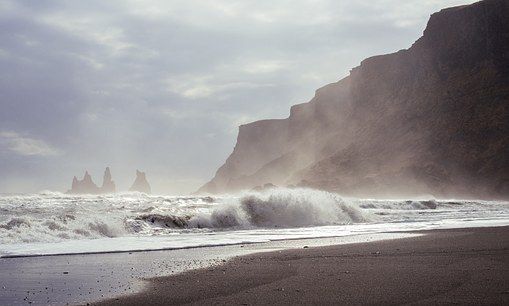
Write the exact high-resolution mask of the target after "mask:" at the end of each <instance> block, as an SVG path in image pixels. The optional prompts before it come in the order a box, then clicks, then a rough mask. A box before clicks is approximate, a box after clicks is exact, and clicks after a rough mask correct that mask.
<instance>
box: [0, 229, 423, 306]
mask: <svg viewBox="0 0 509 306" xmlns="http://www.w3.org/2000/svg"><path fill="white" fill-rule="evenodd" d="M412 235H413V236H416V234H408V233H371V234H365V233H364V234H356V235H347V236H343V237H331V238H313V239H298V240H278V241H270V242H264V243H254V244H242V245H226V246H215V247H199V248H189V249H174V250H161V251H138V252H134V251H131V252H115V253H95V254H94V253H92V254H75V255H54V256H28V257H26V256H25V257H23V256H21V257H17V256H15V257H9V258H6V257H2V258H0V305H2V306H3V305H9V306H11V305H29V304H30V305H86V304H87V303H92V302H96V301H100V300H104V299H111V298H117V297H120V296H125V295H127V294H134V293H138V292H141V291H142V290H144V289H145V287H146V285H147V284H149V281H145V279H150V278H154V277H161V276H168V275H175V274H179V273H182V272H186V271H189V270H193V269H199V268H206V267H211V266H215V265H220V264H223V263H224V262H226V261H228V260H229V259H231V258H233V257H235V256H242V255H247V254H253V253H260V252H268V251H276V250H286V249H290V248H303V247H304V246H306V245H307V246H310V247H319V246H325V245H337V244H351V243H362V242H369V241H376V240H383V239H398V238H404V237H408V236H412Z"/></svg>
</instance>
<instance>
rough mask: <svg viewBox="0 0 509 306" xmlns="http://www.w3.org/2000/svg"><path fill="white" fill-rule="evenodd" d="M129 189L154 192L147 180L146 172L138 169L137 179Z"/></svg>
mask: <svg viewBox="0 0 509 306" xmlns="http://www.w3.org/2000/svg"><path fill="white" fill-rule="evenodd" d="M129 191H138V192H143V193H147V194H150V193H151V192H152V191H151V188H150V185H149V183H148V181H147V177H146V175H145V172H141V171H139V170H136V179H135V180H134V183H133V185H132V186H131V188H129Z"/></svg>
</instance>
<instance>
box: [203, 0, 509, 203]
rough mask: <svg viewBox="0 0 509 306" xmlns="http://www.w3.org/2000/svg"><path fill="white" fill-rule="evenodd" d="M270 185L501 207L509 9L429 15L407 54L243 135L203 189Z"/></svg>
mask: <svg viewBox="0 0 509 306" xmlns="http://www.w3.org/2000/svg"><path fill="white" fill-rule="evenodd" d="M266 183H272V184H276V185H283V186H285V185H304V186H310V187H315V188H321V189H326V190H332V191H336V192H339V193H341V194H347V195H357V196H391V195H400V196H411V195H421V194H432V195H434V196H439V197H448V196H460V197H481V198H507V197H509V1H506V0H485V1H481V2H478V3H475V4H472V5H468V6H461V7H454V8H449V9H444V10H442V11H440V12H438V13H435V14H433V15H432V16H431V18H430V20H429V22H428V25H427V27H426V30H425V31H424V35H423V36H422V37H421V38H420V39H418V40H417V41H416V42H415V43H414V44H413V45H412V47H411V48H409V49H407V50H401V51H399V52H396V53H393V54H388V55H381V56H375V57H372V58H368V59H366V60H364V61H363V62H362V63H361V65H360V66H359V67H356V68H354V69H352V71H351V73H350V75H349V76H348V77H346V78H344V79H342V80H341V81H339V82H337V83H333V84H329V85H327V86H325V87H323V88H321V89H319V90H317V91H316V95H315V97H314V98H313V99H312V100H311V101H310V102H308V103H304V104H299V105H295V106H293V107H292V109H291V111H290V116H289V117H288V118H287V119H279V120H262V121H257V122H253V123H250V124H246V125H243V126H241V127H240V129H239V134H238V138H237V144H236V146H235V149H234V151H233V153H232V154H231V155H230V156H229V157H228V159H227V161H226V162H225V164H224V165H223V166H221V168H219V170H218V171H217V173H216V175H215V177H214V178H213V179H212V180H211V181H210V182H209V183H207V184H206V185H205V186H203V187H202V188H201V189H200V191H201V192H213V193H214V192H228V191H236V190H240V189H250V188H253V187H254V186H257V185H263V184H266Z"/></svg>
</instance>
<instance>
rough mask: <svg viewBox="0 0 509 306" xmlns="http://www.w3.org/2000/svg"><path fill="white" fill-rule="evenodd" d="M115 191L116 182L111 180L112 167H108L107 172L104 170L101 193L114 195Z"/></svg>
mask: <svg viewBox="0 0 509 306" xmlns="http://www.w3.org/2000/svg"><path fill="white" fill-rule="evenodd" d="M115 191H116V187H115V182H114V181H113V180H112V179H111V172H110V167H106V170H104V176H103V185H102V187H101V193H114V192H115Z"/></svg>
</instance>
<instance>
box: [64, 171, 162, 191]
mask: <svg viewBox="0 0 509 306" xmlns="http://www.w3.org/2000/svg"><path fill="white" fill-rule="evenodd" d="M116 191H117V189H116V185H115V181H113V179H112V176H111V171H110V167H106V169H105V170H104V175H103V183H102V186H101V187H99V186H97V185H96V184H95V183H94V181H93V180H92V176H90V174H89V173H88V171H86V170H85V175H84V176H83V178H82V179H81V180H79V179H78V178H77V177H76V176H74V177H73V179H72V186H71V189H69V190H67V192H66V193H68V194H105V193H115V192H116ZM129 191H138V192H143V193H148V194H150V193H151V191H152V190H151V188H150V184H149V183H148V181H147V177H146V175H145V172H141V171H139V170H136V179H135V180H134V183H133V184H132V186H131V188H129Z"/></svg>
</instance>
